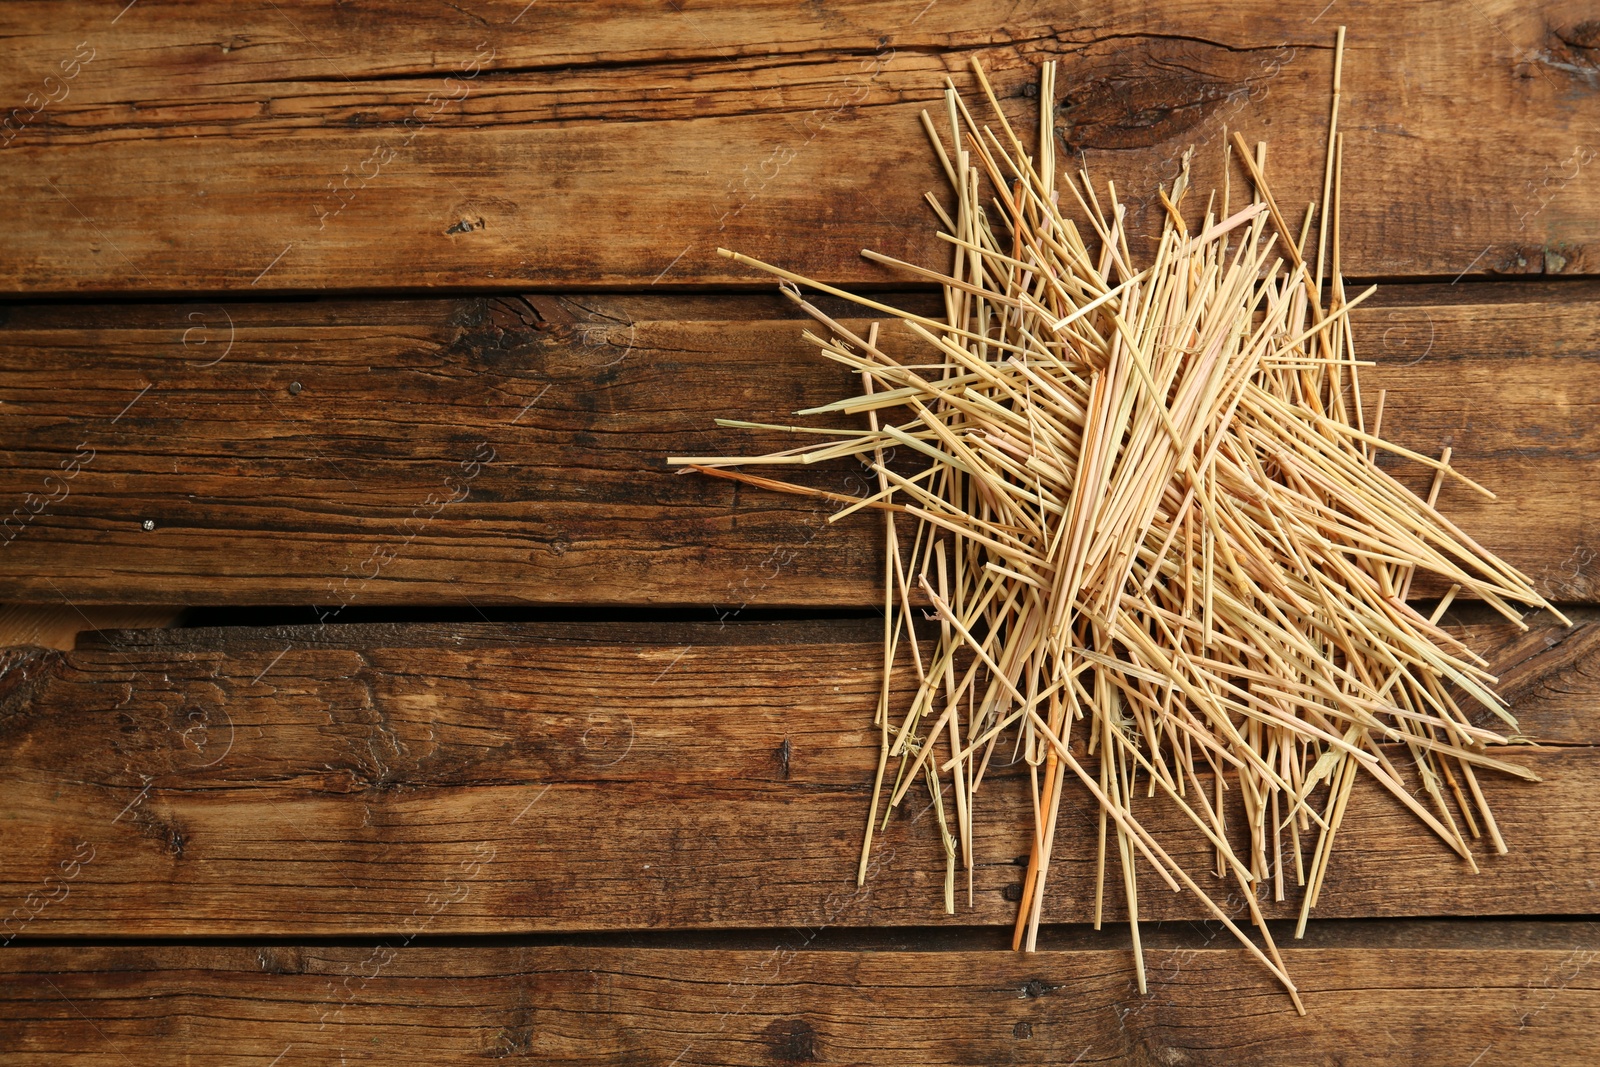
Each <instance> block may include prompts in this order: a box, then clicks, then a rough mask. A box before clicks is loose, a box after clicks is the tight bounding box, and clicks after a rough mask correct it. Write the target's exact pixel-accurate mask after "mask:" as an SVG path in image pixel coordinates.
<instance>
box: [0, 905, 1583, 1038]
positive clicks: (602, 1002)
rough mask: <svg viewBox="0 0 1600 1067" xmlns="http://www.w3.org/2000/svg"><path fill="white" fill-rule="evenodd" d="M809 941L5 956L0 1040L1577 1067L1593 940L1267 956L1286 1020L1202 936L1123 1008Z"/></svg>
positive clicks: (1003, 962) (909, 958) (1172, 952)
mask: <svg viewBox="0 0 1600 1067" xmlns="http://www.w3.org/2000/svg"><path fill="white" fill-rule="evenodd" d="M810 933H811V932H809V931H794V932H790V933H785V934H782V935H779V936H778V937H776V938H774V939H773V940H772V941H771V942H768V943H766V944H761V945H760V946H759V947H752V948H744V949H727V950H699V951H694V950H683V949H662V948H624V947H589V946H539V947H518V948H513V947H484V946H476V945H470V946H456V947H450V948H440V947H432V946H421V945H411V946H403V945H399V944H390V943H385V944H380V945H378V946H376V947H367V946H349V947H345V946H312V945H296V944H293V943H290V944H283V943H276V944H270V945H261V946H259V947H221V946H147V947H96V948H66V947H50V948H43V947H40V948H31V947H30V948H22V949H12V950H10V951H8V952H6V953H4V954H3V955H0V1042H3V1043H4V1045H5V1046H6V1047H7V1049H8V1054H7V1062H8V1063H11V1064H14V1065H16V1067H24V1065H29V1067H32V1065H44V1064H49V1065H51V1067H55V1065H57V1064H72V1065H83V1067H88V1065H91V1064H93V1065H100V1064H105V1065H113V1064H115V1065H118V1067H123V1065H125V1064H127V1063H130V1062H135V1060H130V1059H129V1058H128V1057H130V1056H132V1057H136V1062H138V1063H140V1064H150V1065H164V1064H187V1063H190V1062H192V1060H191V1057H194V1056H196V1055H203V1057H204V1060H205V1062H207V1063H214V1064H230V1065H231V1064H239V1065H241V1067H243V1065H249V1067H262V1065H266V1064H269V1063H277V1064H279V1065H280V1067H294V1065H295V1064H306V1063H399V1062H406V1063H429V1064H438V1065H441V1067H442V1065H447V1064H466V1063H482V1062H484V1061H485V1060H500V1059H508V1060H513V1061H516V1060H519V1059H522V1058H526V1059H527V1060H528V1061H529V1062H537V1063H595V1064H665V1063H675V1064H685V1065H688V1064H750V1065H762V1067H768V1065H771V1064H774V1063H779V1064H781V1063H869V1062H870V1063H918V1064H964V1065H974V1067H976V1065H982V1067H992V1065H994V1064H1004V1063H1032V1064H1038V1063H1061V1064H1065V1063H1080V1064H1083V1063H1093V1064H1105V1063H1140V1064H1193V1065H1198V1064H1263V1065H1265V1064H1271V1065H1277V1064H1284V1063H1296V1064H1327V1065H1335V1064H1355V1063H1363V1064H1378V1065H1395V1067H1409V1065H1413V1064H1420V1063H1429V1064H1433V1063H1439V1064H1467V1063H1476V1064H1478V1065H1479V1067H1485V1065H1488V1067H1497V1065H1507V1064H1523V1063H1541V1064H1553V1065H1564V1064H1581V1063H1587V1062H1589V1061H1590V1056H1591V1053H1592V1051H1593V1049H1592V1044H1591V1037H1592V1035H1593V1034H1594V1033H1595V1031H1596V1029H1597V1028H1600V978H1597V975H1596V972H1595V969H1594V967H1593V963H1594V960H1595V959H1596V957H1597V955H1600V951H1597V950H1600V941H1597V939H1596V935H1595V932H1594V929H1593V926H1592V924H1581V925H1580V924H1559V923H1550V924H1543V925H1542V927H1541V928H1536V929H1529V928H1528V924H1510V928H1509V929H1506V930H1502V931H1498V932H1490V931H1482V930H1479V931H1476V932H1474V933H1472V934H1469V935H1466V936H1463V934H1462V932H1461V931H1459V930H1456V929H1452V928H1450V927H1443V928H1441V927H1439V926H1438V925H1437V924H1426V923H1416V924H1405V925H1402V926H1399V927H1398V928H1396V929H1394V930H1392V931H1383V930H1378V931H1376V932H1374V931H1370V930H1362V931H1360V932H1359V933H1356V934H1354V935H1352V936H1347V937H1343V938H1340V939H1338V940H1337V941H1334V943H1331V944H1323V945H1318V946H1317V947H1299V946H1296V947H1290V948H1286V949H1285V950H1284V956H1285V962H1286V963H1287V965H1288V967H1289V970H1290V971H1291V973H1293V975H1294V976H1295V980H1296V982H1297V983H1298V985H1299V987H1300V989H1301V990H1302V993H1303V996H1304V999H1305V1002H1306V1006H1307V1008H1308V1009H1309V1011H1310V1013H1311V1014H1310V1016H1309V1017H1307V1018H1297V1017H1296V1016H1295V1015H1294V1013H1293V1011H1292V1010H1290V1009H1289V1005H1288V999H1287V998H1286V997H1285V996H1284V995H1283V994H1282V992H1281V991H1279V990H1277V989H1275V988H1273V987H1272V986H1271V984H1270V976H1269V975H1267V974H1266V973H1265V971H1263V970H1262V969H1261V968H1260V967H1259V966H1258V965H1257V964H1255V963H1254V961H1252V960H1251V959H1249V958H1248V957H1246V956H1245V955H1244V953H1243V952H1242V951H1239V950H1234V949H1228V948H1227V947H1225V946H1224V945H1223V943H1222V941H1221V940H1217V939H1212V940H1209V941H1207V940H1202V939H1196V938H1190V939H1188V942H1187V943H1185V942H1184V941H1183V940H1179V941H1178V942H1177V943H1176V944H1170V945H1163V944H1162V940H1163V939H1162V938H1161V937H1160V936H1159V935H1153V937H1152V940H1153V941H1154V943H1155V945H1154V947H1152V948H1149V949H1148V950H1147V965H1148V968H1149V974H1150V992H1149V995H1148V996H1144V997H1141V996H1139V995H1138V993H1137V992H1136V991H1135V990H1134V988H1133V984H1132V981H1131V978H1132V975H1131V969H1130V967H1129V966H1128V962H1127V952H1126V950H1124V949H1123V948H1121V947H1120V946H1118V947H1115V948H1105V947H1090V946H1092V945H1093V944H1094V943H1095V939H1088V940H1087V943H1086V944H1085V945H1083V946H1080V947H1074V948H1069V949H1061V950H1053V951H1052V950H1047V951H1041V952H1039V953H1037V954H1035V955H1031V956H1023V955H1019V954H1015V953H1008V952H1003V951H1002V952H993V951H991V952H975V951H942V952H925V951H922V952H919V951H866V952H863V951H840V950H819V949H816V948H813V947H809V945H810V940H811V939H810V937H809V936H808V935H809V934H810ZM1374 934H1375V936H1374ZM1386 934H1387V936H1385V935H1386ZM1047 936H1048V934H1047ZM1224 936H1225V935H1224ZM1368 937H1371V941H1367V940H1366V939H1367V938H1368ZM1398 937H1403V938H1404V943H1403V944H1394V943H1389V942H1392V941H1394V940H1396V939H1397V938H1398ZM1109 940H1112V939H1111V938H1109V937H1107V938H1100V939H1098V943H1099V944H1101V945H1104V944H1105V943H1106V942H1107V941H1109ZM1168 940H1169V941H1170V940H1171V939H1168ZM1330 940H1332V939H1330ZM1219 1006H1222V1007H1221V1010H1219ZM274 1057H280V1059H278V1060H274Z"/></svg>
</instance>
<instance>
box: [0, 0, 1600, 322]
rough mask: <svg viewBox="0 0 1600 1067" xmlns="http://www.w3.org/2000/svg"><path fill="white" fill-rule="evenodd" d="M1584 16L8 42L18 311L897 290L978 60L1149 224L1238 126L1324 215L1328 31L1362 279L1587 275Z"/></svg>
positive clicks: (222, 24) (630, 9)
mask: <svg viewBox="0 0 1600 1067" xmlns="http://www.w3.org/2000/svg"><path fill="white" fill-rule="evenodd" d="M1592 16H1593V10H1592V7H1591V6H1589V5H1586V4H1584V3H1581V2H1579V0H1540V2H1538V3H1531V4H1530V3H1522V2H1518V0H1473V2H1461V3H1449V4H1428V5H1410V4H1406V5H1396V4H1390V3H1384V2H1381V0H1366V2H1360V3H1345V4H1341V5H1340V6H1339V8H1338V10H1337V11H1336V12H1334V13H1329V12H1328V9H1327V4H1326V0H1294V2H1287V3H1285V2H1281V0H1250V2H1246V3H1234V4H1226V5H1218V4H1216V3H1213V2H1202V0H1190V2H1185V3H1180V4H1160V5H1157V4H1154V3H1130V4H1123V5H1117V6H1116V7H1115V8H1114V9H1108V8H1106V7H1104V6H1093V5H1091V6H1065V5H1060V4H1052V5H1039V6H1024V7H1018V6H1016V5H1007V4H1000V3H963V4H955V3H934V4H931V5H930V4H928V3H926V0H897V2H892V3H870V4H860V5H843V4H833V3H815V4H799V5H791V4H771V3H750V2H742V3H733V4H726V5H701V4H699V3H688V4H683V3H673V4H668V5H665V6H663V5H660V4H657V3H645V2H642V0H635V2H630V3H626V4H616V5H608V8H607V12H606V17H605V18H604V19H603V20H596V19H595V18H594V17H593V14H592V13H591V12H590V11H589V10H588V9H586V8H583V7H581V6H580V7H571V6H568V5H560V4H537V5H533V6H531V7H530V6H529V5H527V4H526V0H497V2H494V3H487V4H475V5H471V7H470V8H469V7H461V6H457V5H450V4H445V5H439V6H438V7H434V8H428V9H426V10H421V11H419V10H417V9H416V8H415V6H414V5H409V4H402V3H400V2H399V0H390V2H388V3H381V4H370V5H362V6H361V7H359V8H352V7H349V6H336V7H331V8H330V7H327V6H326V5H321V4H315V3H308V2H302V0H283V2H282V3H274V4H267V5H264V6H248V5H242V4H229V5H220V6H219V5H203V6H188V5H165V4H158V3H141V4H137V5H130V8H129V9H128V10H125V11H122V12H121V14H118V12H117V9H116V8H114V7H111V6H109V5H108V6H107V7H105V8H100V7H94V8H87V7H82V6H79V5H59V4H46V3H18V4H7V5H5V10H4V15H3V18H4V23H3V25H0V39H4V40H6V42H7V44H6V52H7V54H8V56H9V57H10V61H9V62H7V63H5V64H3V65H0V70H3V74H0V99H3V100H4V101H6V106H8V107H19V108H20V110H18V111H13V112H12V115H13V128H14V129H17V128H20V132H18V133H17V134H16V135H15V136H14V137H13V138H12V139H11V140H10V142H9V144H7V145H6V146H5V147H4V149H3V150H0V151H3V153H4V159H5V162H6V175H7V198H8V205H9V206H10V212H9V219H8V223H7V225H6V226H5V228H4V230H3V231H0V289H5V290H10V291H14V292H28V293H59V292H78V293H104V292H108V291H118V292H126V291H130V290H137V291H142V292H154V291H162V292H194V291H197V290H198V291H203V290H224V289H226V290H237V291H249V292H252V293H260V292H265V291H274V290H316V289H323V288H339V289H369V290H370V289H378V288H388V289H406V290H416V289H424V288H431V287H437V286H474V287H481V288H511V289H514V288H518V287H527V286H540V287H553V286H572V285H597V284H598V285H625V286H626V285H639V286H642V285H645V284H648V283H651V282H652V281H657V280H659V281H660V282H661V283H662V284H678V283H696V284H704V283H750V282H752V281H754V280H755V278H754V276H753V275H752V274H751V273H750V272H748V271H746V270H743V269H740V268H736V267H733V266H731V265H730V264H729V263H728V262H727V261H725V260H721V259H719V258H718V257H717V256H716V255H715V254H714V249H715V247H716V246H717V245H719V244H720V245H729V246H733V247H737V248H739V249H740V250H741V251H744V252H747V253H750V254H752V255H756V256H759V257H762V258H769V259H770V258H781V259H783V260H784V261H786V262H787V263H788V264H789V265H790V266H791V267H795V268H798V269H801V270H803V271H806V272H808V273H810V274H812V275H814V276H826V277H828V278H833V279H848V280H855V281H881V280H883V279H885V278H886V277H890V275H888V274H887V273H886V272H884V271H883V270H881V269H880V268H877V267H875V266H873V265H871V264H868V263H865V262H863V261H862V260H861V259H860V258H859V255H858V253H859V250H860V249H861V248H862V247H863V246H867V245H870V246H873V247H876V248H878V249H881V250H882V251H885V252H887V253H889V254H892V255H896V256H901V257H903V258H912V259H925V258H930V257H932V258H942V257H943V252H942V251H940V250H939V249H938V245H937V243H936V242H935V241H934V240H933V239H932V236H931V226H930V222H931V216H930V215H929V214H928V213H927V212H926V210H925V209H923V208H921V207H920V198H921V196H922V193H923V192H924V191H925V190H941V186H942V178H941V177H940V176H939V175H938V174H937V172H936V167H935V164H934V162H933V160H932V158H931V155H930V153H929V151H928V148H927V146H926V143H925V140H924V137H923V133H922V131H921V129H920V127H919V125H918V122H917V115H918V113H919V112H920V111H921V110H922V109H924V108H931V107H937V106H940V105H941V103H942V101H941V95H940V94H941V91H942V87H943V83H944V79H945V77H946V76H947V75H949V74H952V73H953V74H954V75H955V76H956V77H957V79H958V81H959V83H960V85H961V86H962V87H963V89H969V88H970V87H971V78H970V76H969V75H968V74H967V73H966V62H967V59H968V57H969V56H978V57H980V58H981V59H982V60H983V61H984V62H985V63H986V64H987V65H988V66H989V68H990V70H991V71H992V73H993V79H994V82H995V85H996V89H997V91H998V92H999V93H1000V94H1002V96H1003V97H1004V98H1005V100H1006V106H1007V108H1008V110H1009V114H1010V115H1011V117H1012V119H1013V120H1014V121H1018V122H1020V123H1021V125H1022V127H1023V128H1024V129H1030V128H1031V126H1030V123H1031V122H1032V120H1033V116H1034V114H1035V105H1034V100H1033V98H1031V97H1030V96H1029V95H1028V89H1030V88H1031V87H1033V86H1034V85H1036V84H1037V77H1036V73H1037V64H1038V63H1039V62H1040V61H1042V60H1044V59H1048V58H1058V59H1059V60H1060V61H1061V63H1062V69H1061V73H1060V76H1059V78H1058V81H1057V85H1058V86H1059V88H1060V93H1061V100H1060V101H1058V103H1059V104H1060V106H1061V110H1060V119H1061V127H1062V128H1061V139H1062V141H1063V143H1064V146H1065V147H1066V148H1067V149H1068V150H1069V151H1072V152H1076V151H1078V150H1082V151H1084V152H1085V153H1086V158H1087V161H1088V163H1089V165H1090V166H1091V168H1092V169H1093V171H1094V173H1095V174H1096V176H1097V178H1099V179H1106V178H1114V179H1116V180H1117V184H1118V187H1119V189H1122V190H1124V192H1125V193H1128V192H1131V195H1132V196H1133V197H1134V198H1135V206H1137V207H1141V208H1144V207H1150V206H1156V205H1154V201H1153V194H1154V186H1155V184H1156V183H1157V182H1170V181H1171V179H1172V178H1173V177H1174V176H1175V175H1176V173H1177V168H1178V161H1179V159H1180V157H1181V154H1182V153H1183V151H1184V150H1185V149H1186V148H1188V147H1189V146H1190V145H1196V146H1198V148H1199V151H1198V154H1197V157H1196V178H1197V183H1198V187H1199V188H1200V189H1202V190H1205V189H1209V188H1210V187H1211V186H1212V185H1213V184H1215V183H1217V181H1218V177H1219V173H1218V172H1219V166H1218V161H1219V157H1220V145H1221V143H1222V141H1223V135H1222V131H1223V128H1224V126H1227V127H1229V128H1233V129H1240V130H1243V131H1244V132H1245V133H1246V135H1247V136H1249V137H1251V138H1257V137H1264V138H1267V139H1270V141H1271V143H1272V160H1273V164H1272V173H1274V174H1276V175H1277V176H1278V177H1277V179H1276V180H1277V181H1278V184H1279V186H1280V190H1279V196H1280V199H1281V201H1282V202H1283V203H1284V205H1285V208H1286V209H1288V210H1293V212H1294V214H1295V215H1296V216H1298V214H1299V212H1300V209H1301V208H1302V207H1303V206H1304V204H1305V203H1306V202H1307V201H1308V200H1310V199H1313V198H1315V197H1317V196H1319V195H1320V189H1321V177H1322V166H1323V147H1324V137H1325V133H1324V131H1325V128H1326V127H1325V120H1326V115H1327V107H1328V94H1329V87H1330V81H1331V69H1332V44H1333V37H1334V22H1335V20H1336V19H1337V20H1339V21H1342V22H1344V23H1346V24H1348V26H1349V28H1350V39H1349V46H1348V51H1347V55H1346V59H1345V96H1344V101H1343V110H1344V114H1343V123H1344V128H1345V129H1346V130H1347V131H1348V133H1349V137H1348V139H1347V149H1346V154H1347V159H1346V166H1345V175H1346V191H1345V197H1344V220H1345V227H1344V237H1345V253H1346V254H1345V259H1344V263H1345V267H1346V270H1347V271H1349V272H1351V273H1352V274H1355V275H1416V274H1425V275H1431V276H1434V277H1442V278H1446V279H1448V278H1452V277H1454V276H1456V275H1458V274H1461V273H1463V272H1468V273H1487V272H1512V273H1528V272H1533V273H1540V272H1543V273H1552V274H1554V273H1565V274H1573V273H1593V272H1594V271H1595V270H1596V267H1597V263H1600V260H1597V259H1596V252H1595V248H1594V244H1595V241H1596V240H1597V238H1600V221H1597V220H1600V183H1597V182H1596V181H1595V179H1594V177H1593V173H1592V168H1593V165H1594V159H1595V148H1596V135H1597V132H1600V102H1597V100H1596V70H1597V59H1596V46H1597V42H1600V38H1597V37H1596V34H1595V30H1594V28H1593V26H1594V24H1593V22H1592V21H1589V20H1590V19H1591V18H1592ZM69 74H70V75H71V76H70V77H69V76H68V75H69ZM47 79H51V80H47ZM30 94H31V95H30ZM408 120H409V121H410V123H411V125H410V126H407V125H406V123H407V121H408ZM941 191H942V190H941ZM1144 198H1148V199H1144ZM341 204H342V205H344V206H343V207H342V209H341V207H340V205H341ZM1156 210H1159V207H1158V206H1156ZM1147 217H1149V216H1147Z"/></svg>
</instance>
